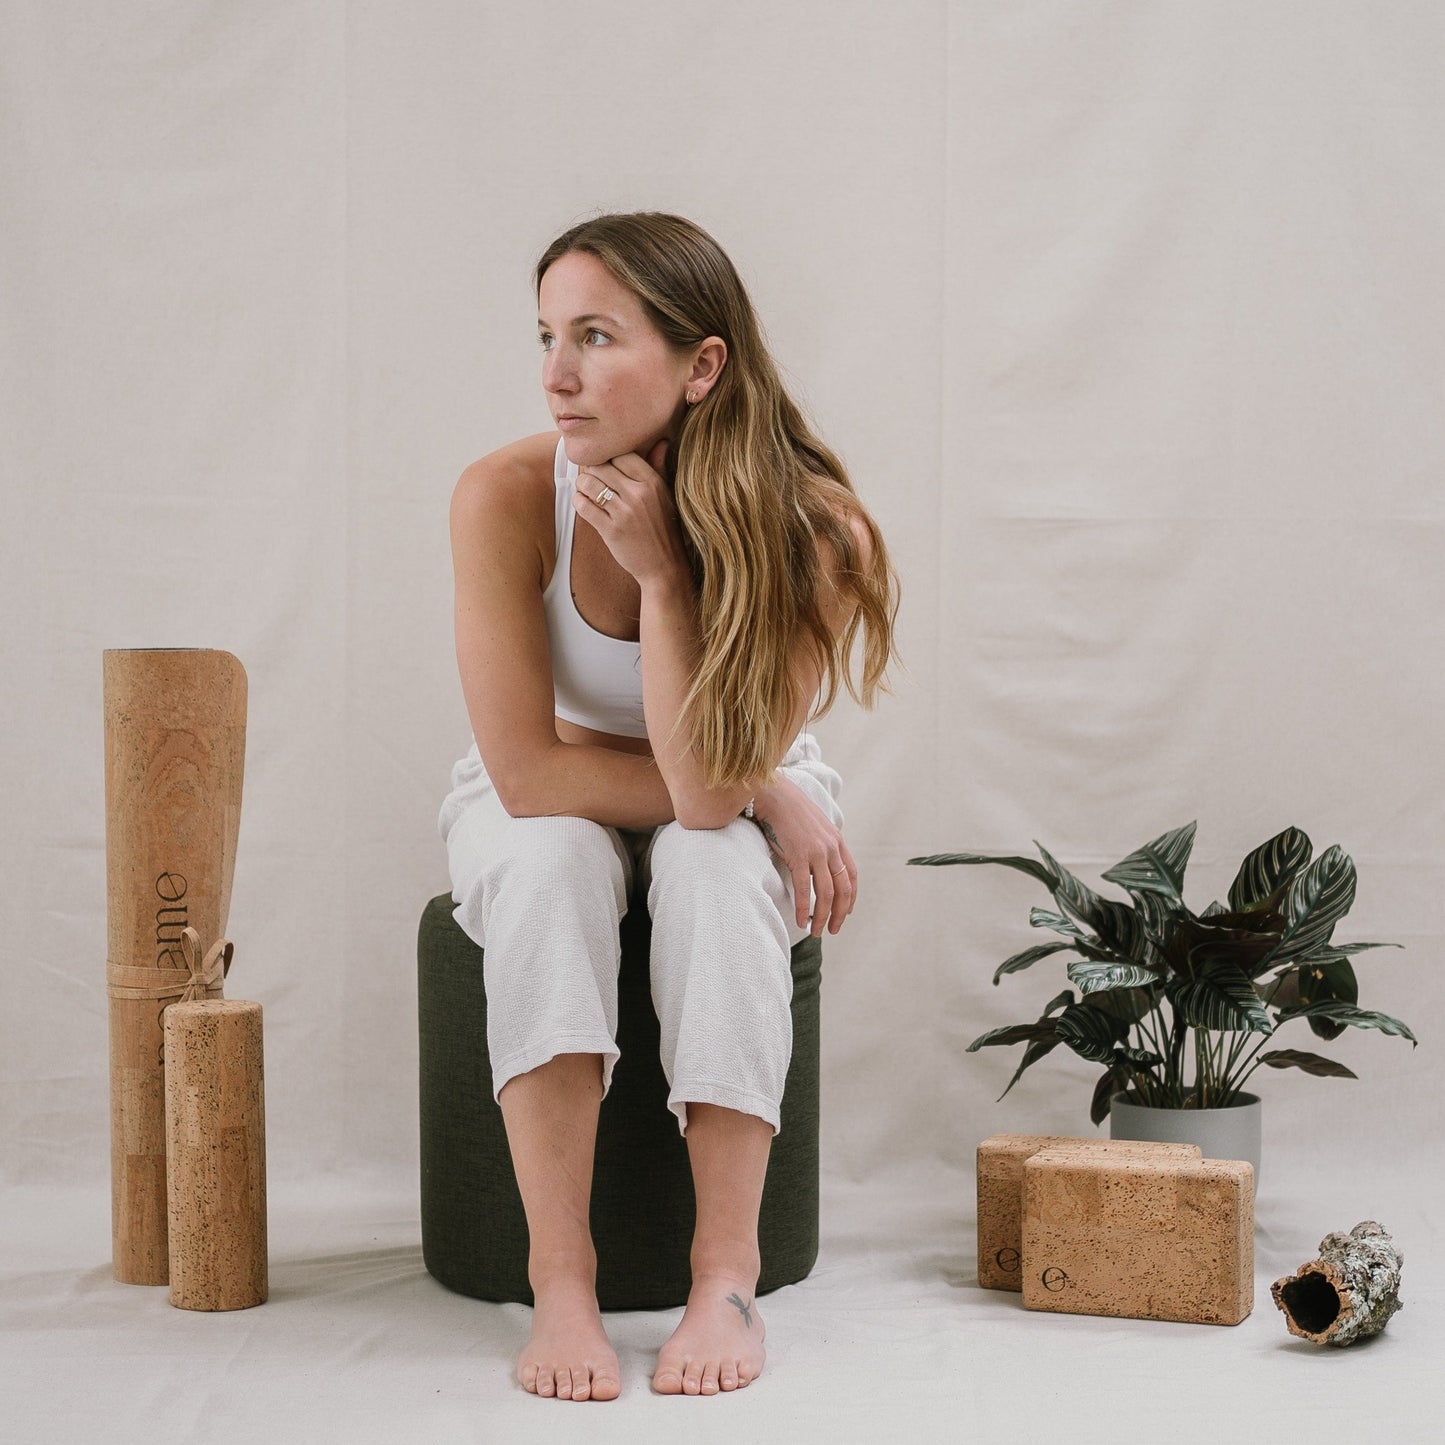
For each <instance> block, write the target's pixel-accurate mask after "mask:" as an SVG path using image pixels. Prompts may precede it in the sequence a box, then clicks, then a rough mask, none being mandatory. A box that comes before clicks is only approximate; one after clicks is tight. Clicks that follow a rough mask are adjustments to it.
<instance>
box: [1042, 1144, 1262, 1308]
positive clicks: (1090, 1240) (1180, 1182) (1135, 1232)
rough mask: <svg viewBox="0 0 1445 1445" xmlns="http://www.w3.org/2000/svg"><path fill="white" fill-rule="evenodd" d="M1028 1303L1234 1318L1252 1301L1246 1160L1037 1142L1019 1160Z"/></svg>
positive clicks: (1250, 1176) (1250, 1185)
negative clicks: (1104, 1151) (1123, 1153)
mask: <svg viewBox="0 0 1445 1445" xmlns="http://www.w3.org/2000/svg"><path fill="white" fill-rule="evenodd" d="M1023 1200H1024V1223H1023V1258H1024V1269H1023V1297H1024V1304H1025V1305H1026V1306H1027V1307H1028V1308H1029V1309H1033V1310H1052V1311H1056V1312H1060V1313H1065V1314H1085V1315H1119V1316H1126V1317H1129V1318H1133V1319H1146V1320H1183V1321H1188V1322H1191V1323H1196V1324H1216V1325H1237V1324H1238V1323H1239V1322H1240V1321H1241V1320H1242V1319H1244V1318H1245V1317H1246V1316H1247V1315H1248V1314H1249V1312H1250V1311H1251V1310H1252V1309H1253V1308H1254V1169H1253V1167H1252V1166H1251V1165H1250V1164H1248V1163H1246V1162H1244V1161H1243V1160H1238V1159H1193V1160H1190V1159H1144V1158H1124V1157H1120V1156H1117V1155H1116V1156H1107V1155H1097V1154H1090V1153H1085V1152H1083V1151H1081V1150H1077V1149H1073V1150H1070V1149H1044V1150H1040V1151H1039V1152H1038V1153H1036V1154H1034V1155H1033V1156H1032V1157H1031V1158H1030V1159H1028V1160H1027V1161H1026V1162H1025V1164H1024V1189H1023Z"/></svg>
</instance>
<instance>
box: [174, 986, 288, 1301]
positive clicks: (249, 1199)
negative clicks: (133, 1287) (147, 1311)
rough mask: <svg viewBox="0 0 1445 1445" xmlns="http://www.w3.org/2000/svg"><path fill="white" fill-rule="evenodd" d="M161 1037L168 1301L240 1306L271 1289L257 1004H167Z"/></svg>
mask: <svg viewBox="0 0 1445 1445" xmlns="http://www.w3.org/2000/svg"><path fill="white" fill-rule="evenodd" d="M165 1043H166V1145H167V1156H166V1173H167V1182H168V1188H167V1198H168V1201H169V1210H168V1213H169V1226H170V1228H169V1253H170V1283H171V1303H172V1304H173V1305H175V1306H176V1307H177V1308H179V1309H186V1310H240V1309H247V1308H249V1307H250V1306H251V1305H258V1304H261V1303H263V1302H264V1301H265V1299H266V1296H267V1292H268V1287H269V1285H268V1280H269V1277H268V1271H267V1258H266V1117H265V1084H264V1078H263V1073H264V1070H263V1061H262V1038H261V1005H260V1004H258V1003H252V1002H249V1001H247V1000H244V999H211V1000H203V1001H199V1002H195V1003H178V1004H172V1005H171V1007H170V1008H168V1009H167V1010H166V1019H165Z"/></svg>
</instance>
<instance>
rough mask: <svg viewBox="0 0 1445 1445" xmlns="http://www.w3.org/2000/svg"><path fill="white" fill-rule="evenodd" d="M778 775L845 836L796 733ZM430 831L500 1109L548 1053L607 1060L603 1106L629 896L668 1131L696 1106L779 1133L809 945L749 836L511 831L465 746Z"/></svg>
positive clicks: (528, 821) (826, 781) (518, 823)
mask: <svg viewBox="0 0 1445 1445" xmlns="http://www.w3.org/2000/svg"><path fill="white" fill-rule="evenodd" d="M779 771H780V772H782V774H783V775H784V776H785V777H787V778H788V779H789V780H790V781H792V782H793V783H795V784H797V786H798V787H799V788H801V789H802V790H803V791H804V792H805V793H806V794H807V795H808V797H809V798H811V799H812V800H813V801H814V802H815V803H817V805H818V806H819V807H820V808H822V809H823V811H824V812H825V813H827V815H828V816H829V817H830V818H831V819H832V820H833V821H834V823H835V824H836V825H838V826H840V827H841V826H842V821H843V815H842V812H841V810H840V809H839V807H838V801H837V799H838V792H839V789H840V786H841V779H840V778H839V776H838V774H837V772H835V771H834V770H833V769H832V768H830V767H829V766H828V765H827V764H826V763H825V762H823V761H822V758H821V755H820V753H819V750H818V744H817V741H816V739H814V738H813V737H812V736H810V735H809V734H807V733H802V734H800V735H799V736H798V738H797V740H796V741H795V742H794V744H793V746H792V747H791V748H790V749H789V751H788V755H787V757H785V758H784V759H783V762H782V764H781V765H780V769H779ZM438 826H439V828H440V830H441V835H442V838H443V839H444V840H445V842H446V845H447V861H448V865H449V867H450V870H451V879H452V897H453V899H454V900H455V901H456V904H457V907H456V913H455V916H456V920H457V922H458V923H459V924H460V925H461V927H462V929H463V931H464V932H465V933H466V934H467V936H468V937H469V938H471V939H472V940H473V941H474V942H476V943H477V944H479V945H481V947H482V948H483V949H484V950H485V953H484V957H483V965H482V967H483V980H484V983H485V987H486V994H487V1049H488V1052H489V1053H490V1055H491V1062H492V1092H493V1095H494V1096H495V1095H498V1094H500V1093H501V1091H502V1086H503V1085H504V1084H506V1083H507V1082H508V1080H510V1079H513V1078H515V1077H516V1076H517V1075H518V1074H524V1073H526V1072H527V1071H528V1070H530V1069H535V1068H537V1067H539V1066H540V1065H541V1064H545V1063H546V1062H547V1061H548V1060H549V1059H552V1058H555V1057H556V1055H558V1054H600V1055H601V1056H602V1088H603V1092H604V1094H605V1093H606V1091H607V1089H608V1087H609V1086H610V1085H611V1082H612V1068H613V1065H614V1064H615V1063H616V1061H617V1059H618V1049H617V1043H616V1037H617V971H618V965H619V961H620V957H621V949H620V945H619V943H618V924H619V922H620V921H621V919H622V917H623V915H624V914H625V913H626V912H627V908H628V901H629V895H630V894H631V893H632V892H633V889H634V884H637V886H638V888H639V890H640V889H645V891H646V897H647V908H648V912H649V913H650V914H651V915H652V956H651V973H652V999H653V1004H654V1006H655V1008H656V1010H657V1017H658V1022H659V1024H660V1025H661V1034H662V1042H661V1053H662V1067H663V1072H664V1073H665V1075H666V1077H667V1082H668V1089H669V1093H668V1107H669V1108H670V1109H671V1110H672V1112H673V1113H674V1114H676V1115H677V1120H678V1127H679V1128H680V1129H681V1130H682V1131H683V1132H684V1133H686V1131H687V1105H688V1103H689V1102H697V1103H705V1104H720V1105H722V1106H723V1107H725V1108H729V1109H738V1110H741V1111H742V1112H743V1113H747V1114H755V1115H757V1117H759V1118H761V1119H765V1120H767V1122H768V1123H769V1124H771V1125H772V1128H773V1132H774V1133H776V1132H777V1130H778V1127H779V1105H780V1104H781V1102H782V1097H783V1084H784V1081H785V1079H786V1078H787V1073H788V1062H789V1060H790V1058H791V1057H792V1051H793V1024H792V1013H791V1009H790V1005H791V1001H792V990H793V979H792V971H791V966H790V958H789V952H790V950H791V948H792V947H793V945H794V944H796V943H797V942H799V941H800V940H801V939H803V938H804V937H805V936H806V934H807V929H806V928H799V927H798V925H797V920H796V917H795V913H794V905H793V887H792V878H791V876H790V875H789V874H788V872H787V871H786V869H784V868H783V866H782V865H781V864H780V863H779V862H778V861H777V860H776V859H775V858H774V856H773V854H772V851H771V850H770V849H769V847H768V844H767V840H766V839H765V838H764V837H763V834H762V831H761V829H759V828H758V827H757V825H756V824H754V823H751V822H748V821H747V820H746V819H744V818H735V819H734V820H733V821H732V822H731V823H729V824H728V825H727V826H726V827H725V828H717V829H688V828H684V827H682V825H681V824H679V823H668V824H666V825H664V826H663V827H660V828H656V829H645V830H640V831H638V830H631V829H618V828H609V827H604V826H602V825H601V824H599V823H593V822H590V821H589V820H588V819H586V818H572V817H558V818H513V817H511V816H510V815H509V814H508V813H507V811H506V810H505V809H504V808H503V807H502V804H501V801H500V799H499V798H498V797H497V794H496V790H495V789H494V788H493V786H492V783H491V780H490V779H489V778H488V777H487V773H486V769H485V768H484V767H483V766H482V760H481V757H480V755H479V754H478V752H477V747H476V744H475V743H473V744H472V747H471V751H470V752H468V754H467V756H466V757H464V758H463V759H462V760H461V761H460V762H459V763H458V764H457V765H456V767H455V768H453V769H452V790H451V792H450V793H449V794H448V795H447V798H446V800H445V802H443V804H442V809H441V816H440V818H439V819H438Z"/></svg>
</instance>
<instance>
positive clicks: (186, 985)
mask: <svg viewBox="0 0 1445 1445" xmlns="http://www.w3.org/2000/svg"><path fill="white" fill-rule="evenodd" d="M234 952H235V945H234V944H233V943H232V942H231V940H230V939H229V938H222V939H218V940H217V941H216V942H215V943H213V944H212V945H211V947H210V949H209V950H208V951H207V952H206V954H205V956H204V957H202V956H201V935H200V934H199V933H197V932H196V930H195V929H194V928H185V929H182V930H181V956H182V957H183V958H184V959H185V961H186V967H185V970H184V971H182V970H181V969H179V968H128V967H126V966H125V965H124V964H119V963H107V964H106V966H105V982H106V992H107V993H108V994H109V995H110V996H111V998H163V999H169V1000H170V1001H171V1002H173V1003H190V1002H191V1001H192V1000H193V999H201V998H220V997H221V993H222V989H223V986H224V984H225V979H226V975H227V974H228V973H229V972H230V971H231V955H232V954H233V953H234Z"/></svg>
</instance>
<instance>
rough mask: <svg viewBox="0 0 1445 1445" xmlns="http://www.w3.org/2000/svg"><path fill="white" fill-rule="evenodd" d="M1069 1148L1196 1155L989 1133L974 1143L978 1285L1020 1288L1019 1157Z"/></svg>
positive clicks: (1190, 1149)
mask: <svg viewBox="0 0 1445 1445" xmlns="http://www.w3.org/2000/svg"><path fill="white" fill-rule="evenodd" d="M1069 1148H1077V1149H1084V1150H1090V1151H1093V1152H1095V1153H1100V1154H1103V1155H1112V1156H1123V1157H1128V1158H1135V1157H1138V1158H1145V1159H1147V1158H1161V1159H1198V1158H1199V1157H1200V1152H1199V1146H1198V1145H1197V1144H1154V1143H1149V1142H1147V1141H1143V1140H1137V1139H1074V1138H1069V1137H1067V1136H1063V1135H1056V1134H995V1135H993V1136H992V1137H991V1138H988V1139H985V1140H984V1141H983V1143H981V1144H980V1145H979V1146H978V1282H979V1285H980V1287H981V1288H983V1289H1010V1290H1019V1289H1022V1288H1023V1285H1022V1270H1021V1266H1022V1261H1023V1187H1024V1162H1025V1160H1027V1159H1029V1158H1031V1157H1032V1156H1033V1155H1035V1154H1037V1153H1038V1152H1039V1150H1041V1149H1069Z"/></svg>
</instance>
